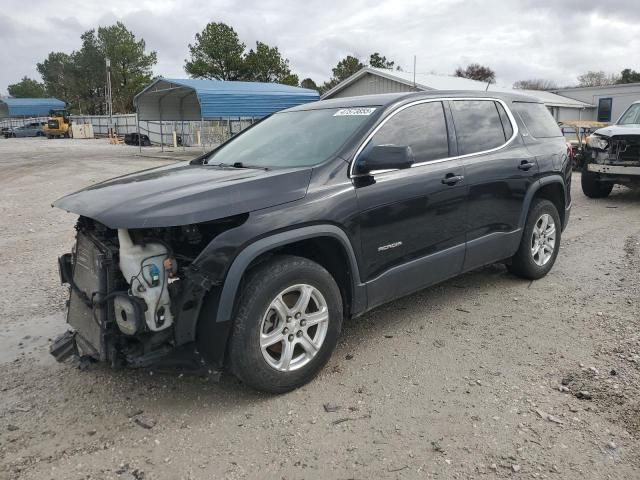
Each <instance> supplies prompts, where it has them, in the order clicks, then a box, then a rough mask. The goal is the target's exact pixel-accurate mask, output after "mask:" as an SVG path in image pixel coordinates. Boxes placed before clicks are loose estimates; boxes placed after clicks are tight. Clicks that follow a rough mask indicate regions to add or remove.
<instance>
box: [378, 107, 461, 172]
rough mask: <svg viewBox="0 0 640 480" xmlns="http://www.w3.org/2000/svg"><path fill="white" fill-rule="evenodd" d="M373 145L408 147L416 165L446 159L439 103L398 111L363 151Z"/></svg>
mask: <svg viewBox="0 0 640 480" xmlns="http://www.w3.org/2000/svg"><path fill="white" fill-rule="evenodd" d="M376 145H408V146H410V147H411V150H412V151H413V155H414V157H415V162H416V163H421V162H428V161H430V160H438V159H441V158H447V157H448V156H449V140H448V137H447V123H446V121H445V117H444V110H443V107H442V102H427V103H420V104H418V105H413V106H411V107H407V108H405V109H404V110H401V111H400V112H398V113H397V114H395V115H394V116H392V117H391V118H390V119H389V120H388V121H387V122H386V123H385V124H384V125H383V126H382V128H380V130H378V132H376V134H375V135H374V136H373V138H372V139H371V142H369V145H368V146H367V148H371V147H374V146H376Z"/></svg>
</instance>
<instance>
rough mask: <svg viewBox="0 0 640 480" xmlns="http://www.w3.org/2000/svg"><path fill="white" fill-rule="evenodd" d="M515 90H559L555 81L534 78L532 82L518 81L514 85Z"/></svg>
mask: <svg viewBox="0 0 640 480" xmlns="http://www.w3.org/2000/svg"><path fill="white" fill-rule="evenodd" d="M513 88H517V89H520V90H554V89H556V88H558V84H557V83H556V82H554V81H553V80H545V79H544V78H532V79H530V80H518V81H517V82H515V83H514V84H513Z"/></svg>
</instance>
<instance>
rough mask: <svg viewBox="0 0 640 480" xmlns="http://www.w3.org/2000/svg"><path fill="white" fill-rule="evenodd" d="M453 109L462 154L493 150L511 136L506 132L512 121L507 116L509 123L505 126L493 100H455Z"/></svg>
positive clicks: (459, 149) (452, 105) (452, 103)
mask: <svg viewBox="0 0 640 480" xmlns="http://www.w3.org/2000/svg"><path fill="white" fill-rule="evenodd" d="M451 110H452V112H453V122H454V123H455V126H456V139H457V140H458V153H459V154H460V155H468V154H470V153H477V152H483V151H486V150H491V149H493V148H497V147H499V146H501V145H504V143H505V141H506V139H507V138H511V135H509V136H508V137H506V134H505V126H506V127H507V128H512V127H511V123H510V122H508V118H507V125H505V126H503V121H502V120H501V118H500V114H499V112H498V108H497V107H496V103H495V102H494V101H492V100H454V101H452V102H451ZM505 116H506V113H505ZM511 134H513V130H511Z"/></svg>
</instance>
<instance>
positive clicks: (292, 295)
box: [260, 284, 329, 372]
mask: <svg viewBox="0 0 640 480" xmlns="http://www.w3.org/2000/svg"><path fill="white" fill-rule="evenodd" d="M328 328H329V309H328V308H327V302H326V300H325V299H324V296H323V295H322V293H320V290H318V289H317V288H315V287H312V286H311V285H307V284H299V285H293V286H291V287H289V288H286V289H285V290H283V291H282V292H280V293H279V294H278V295H277V296H276V298H274V299H273V300H272V301H271V303H270V304H269V307H268V308H267V311H266V312H265V314H264V316H263V317H262V322H261V324H260V350H261V352H262V357H263V358H264V359H265V361H266V362H267V363H268V364H269V366H271V367H272V368H274V369H276V370H279V371H281V372H290V371H293V370H297V369H299V368H302V367H304V366H305V365H307V364H308V363H309V362H310V361H311V360H312V359H313V357H315V356H316V354H317V353H318V352H319V351H320V348H321V347H322V344H323V343H324V339H325V337H326V336H327V329H328Z"/></svg>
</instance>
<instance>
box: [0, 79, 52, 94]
mask: <svg viewBox="0 0 640 480" xmlns="http://www.w3.org/2000/svg"><path fill="white" fill-rule="evenodd" d="M7 90H9V95H11V96H12V97H16V98H42V97H46V96H47V92H46V90H45V86H44V83H40V82H38V81H37V80H33V79H32V78H29V77H27V76H24V77H22V80H20V81H19V82H18V83H14V84H11V85H9V87H8V88H7Z"/></svg>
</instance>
